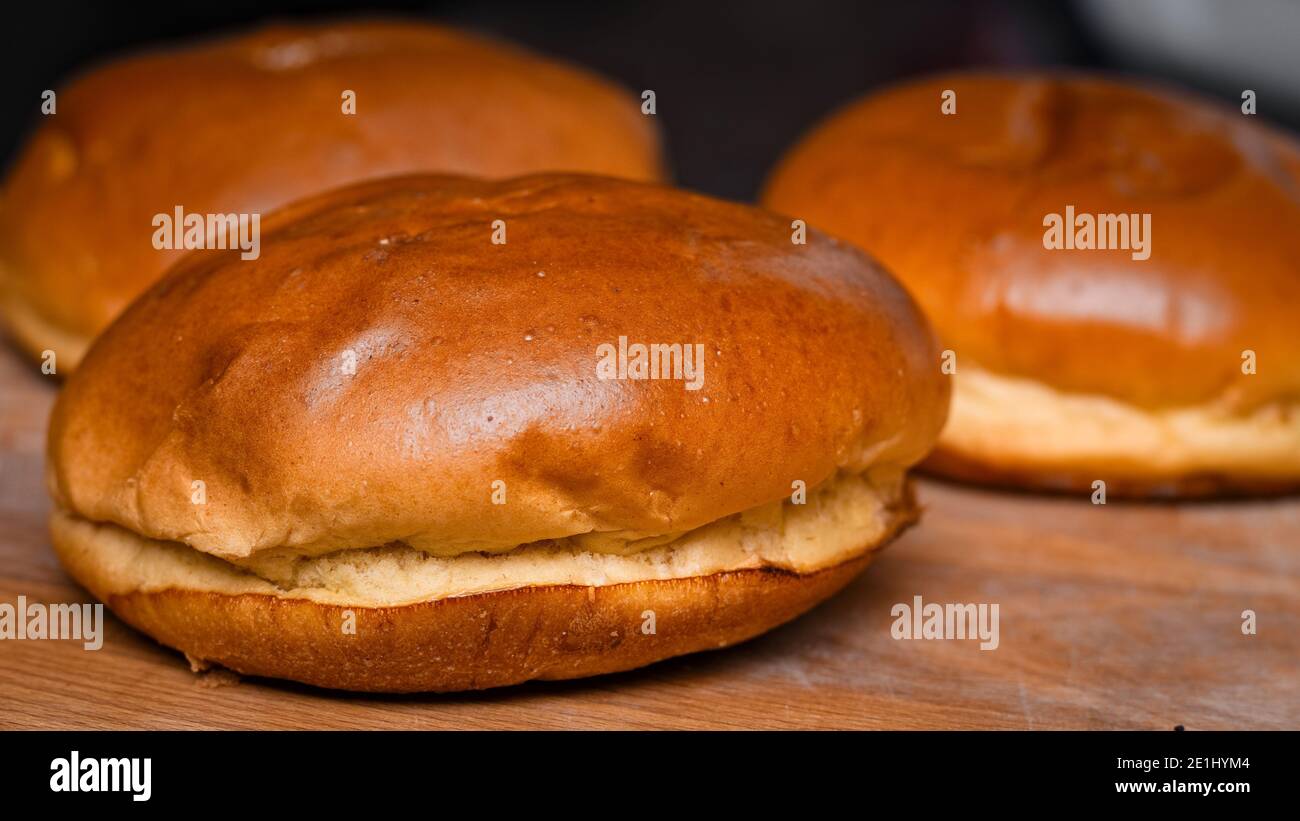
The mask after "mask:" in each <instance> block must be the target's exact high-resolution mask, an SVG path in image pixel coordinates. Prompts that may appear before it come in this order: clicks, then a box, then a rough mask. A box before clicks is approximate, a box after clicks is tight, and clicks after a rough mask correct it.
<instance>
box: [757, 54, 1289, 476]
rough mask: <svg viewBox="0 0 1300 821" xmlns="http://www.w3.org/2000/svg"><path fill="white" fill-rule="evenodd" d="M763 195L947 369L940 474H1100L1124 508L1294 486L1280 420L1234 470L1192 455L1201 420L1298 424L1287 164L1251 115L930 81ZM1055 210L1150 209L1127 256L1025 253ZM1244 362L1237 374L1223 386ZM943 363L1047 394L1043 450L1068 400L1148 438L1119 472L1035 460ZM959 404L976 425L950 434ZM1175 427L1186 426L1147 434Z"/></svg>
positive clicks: (1092, 87) (865, 114)
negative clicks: (1162, 496)
mask: <svg viewBox="0 0 1300 821" xmlns="http://www.w3.org/2000/svg"><path fill="white" fill-rule="evenodd" d="M945 89H951V90H953V91H954V92H956V105H957V113H956V114H954V115H944V114H942V113H941V110H940V104H941V101H942V100H941V94H942V93H943V91H944V90H945ZM763 202H764V203H765V204H766V205H768V206H769V207H772V208H774V209H776V210H779V211H781V212H784V213H787V214H790V215H791V216H793V217H798V218H802V219H804V220H807V221H808V222H809V224H811V225H814V226H817V227H819V228H821V229H823V230H825V231H828V232H830V233H832V234H835V235H837V236H840V237H843V238H845V239H848V240H850V241H852V242H854V243H855V244H857V245H859V246H860V247H862V248H864V249H866V250H867V251H869V252H870V253H871V254H872V255H873V256H875V257H876V258H877V259H879V260H880V261H881V262H882V263H883V264H884V265H885V266H886V267H887V268H889V269H890V270H891V271H892V272H893V273H894V274H895V275H897V276H898V278H899V279H900V281H902V282H903V284H904V285H905V286H907V288H908V289H909V290H910V291H911V292H912V293H913V294H914V295H915V296H916V298H917V300H918V301H919V302H920V303H921V305H922V307H923V308H924V309H925V310H926V312H927V314H928V315H929V317H930V318H931V320H932V321H933V322H934V324H935V327H936V329H937V330H938V332H939V334H940V336H941V338H942V339H943V341H944V346H945V347H946V348H950V349H952V350H953V351H954V352H955V353H956V356H957V364H958V368H957V374H956V376H955V377H954V380H955V383H956V384H955V385H954V408H953V415H952V419H951V421H950V431H949V432H945V435H944V438H943V439H942V440H941V445H940V448H941V451H942V452H946V453H947V454H948V455H949V456H951V457H953V458H951V459H947V460H944V461H943V462H942V463H941V462H940V461H938V460H936V461H935V462H934V463H933V465H934V466H936V467H939V468H940V469H943V467H942V466H943V465H952V464H956V463H958V462H962V463H965V464H967V465H968V467H969V466H970V465H982V466H983V467H984V468H986V469H987V470H989V471H993V472H997V471H1003V472H1007V471H1009V472H1011V473H1015V474H1017V475H1020V476H1022V477H1024V481H1023V482H1019V483H1024V484H1030V485H1039V484H1041V485H1045V486H1053V485H1059V484H1060V481H1059V474H1061V473H1079V475H1078V476H1077V477H1075V479H1072V480H1071V483H1074V482H1075V480H1076V479H1077V480H1078V481H1083V482H1084V484H1088V483H1090V481H1091V480H1092V479H1108V480H1113V481H1114V482H1115V483H1116V484H1117V485H1119V484H1123V485H1126V486H1127V487H1129V488H1130V489H1131V490H1132V491H1135V492H1138V493H1142V492H1144V491H1143V487H1144V486H1147V485H1149V486H1150V488H1152V489H1154V490H1157V491H1159V492H1163V490H1166V489H1168V488H1169V487H1170V486H1171V485H1179V484H1182V485H1183V486H1185V487H1188V488H1191V487H1193V486H1195V487H1200V488H1203V489H1232V488H1254V487H1286V486H1291V487H1294V486H1296V485H1297V483H1300V458H1297V454H1300V424H1297V423H1295V422H1294V421H1290V422H1285V425H1286V430H1285V431H1284V432H1283V433H1282V434H1281V435H1277V436H1273V435H1272V434H1270V436H1271V437H1272V438H1270V440H1269V441H1270V442H1273V443H1274V444H1273V445H1272V446H1271V447H1272V450H1271V451H1270V452H1269V453H1259V454H1256V455H1257V456H1258V458H1255V459H1253V461H1251V463H1250V464H1216V463H1215V459H1216V455H1217V453H1218V452H1219V450H1220V449H1221V448H1220V445H1221V444H1222V443H1221V442H1219V441H1217V440H1215V441H1208V439H1214V438H1215V435H1216V434H1215V432H1214V428H1215V426H1216V425H1218V424H1219V423H1220V422H1221V423H1222V424H1224V425H1230V426H1231V425H1238V423H1242V422H1243V420H1245V419H1247V418H1252V417H1253V415H1255V414H1265V415H1267V416H1269V417H1270V418H1273V417H1278V418H1281V419H1283V420H1284V421H1285V420H1288V419H1291V420H1294V418H1295V417H1296V415H1297V414H1300V334H1297V333H1296V331H1295V327H1294V325H1295V316H1296V314H1295V306H1296V305H1297V304H1300V276H1297V260H1300V149H1298V148H1297V144H1296V142H1295V141H1294V140H1292V139H1290V138H1289V137H1285V136H1283V135H1281V134H1279V133H1276V132H1273V131H1271V130H1268V129H1266V128H1264V127H1262V126H1260V125H1258V124H1257V123H1256V121H1255V120H1254V118H1253V117H1249V116H1245V115H1242V114H1241V113H1240V112H1238V111H1235V110H1233V109H1231V108H1222V109H1221V108H1218V107H1216V106H1213V105H1210V104H1207V103H1204V102H1202V101H1199V100H1197V99H1194V98H1189V97H1187V96H1185V95H1182V94H1180V93H1176V92H1172V91H1169V90H1165V89H1154V88H1148V87H1144V86H1140V85H1133V84H1128V83H1124V82H1119V81H1115V80H1110V79H1102V78H1097V77H1089V76H1084V75H1078V74H1064V73H1062V74H1044V75H1014V74H992V73H963V74H952V75H944V76H938V77H933V78H929V79H925V80H922V81H918V82H913V83H909V84H906V85H903V86H899V87H896V88H892V89H889V90H886V91H884V92H881V93H879V94H875V95H873V96H870V97H868V98H866V99H864V100H861V101H858V102H856V103H854V104H852V105H850V106H848V107H847V108H845V109H844V110H843V111H841V112H839V113H838V114H836V115H835V116H833V117H832V118H831V119H830V120H829V121H827V122H826V123H824V124H823V125H821V126H819V127H818V128H816V129H815V130H814V131H813V132H812V133H811V134H810V135H809V136H808V137H807V138H805V139H804V140H803V141H802V142H801V143H800V144H799V145H797V146H796V147H795V148H793V149H792V150H791V151H790V153H789V154H788V155H787V156H786V157H785V158H784V159H783V161H782V162H781V164H780V165H779V167H778V168H777V169H776V170H775V172H774V173H773V174H772V176H771V178H770V180H769V182H768V185H767V188H766V191H765V193H764V197H763ZM1067 205H1072V206H1074V208H1075V211H1076V213H1091V214H1097V213H1124V214H1129V213H1139V214H1142V213H1149V214H1151V235H1152V236H1151V255H1150V258H1149V259H1147V260H1145V261H1141V260H1134V259H1133V258H1132V256H1131V252H1130V251H1129V250H1122V249H1120V250H1113V251H1112V250H1047V249H1045V248H1044V247H1043V235H1044V231H1045V227H1044V218H1045V216H1046V215H1047V214H1050V213H1056V214H1061V213H1064V210H1065V208H1066V206H1067ZM1247 350H1250V351H1254V352H1255V355H1256V359H1257V373H1255V374H1249V375H1248V374H1244V373H1243V372H1242V364H1243V358H1242V357H1243V352H1244V351H1247ZM967 368H975V369H979V370H981V371H982V372H985V373H987V374H991V375H992V376H993V377H995V378H1005V379H1008V380H1012V381H1014V380H1028V381H1032V382H1035V383H1037V384H1039V385H1040V386H1042V387H1043V388H1045V389H1049V390H1050V391H1053V392H1055V393H1056V394H1058V397H1057V398H1059V399H1061V400H1062V402H1063V404H1061V405H1060V406H1059V407H1054V408H1050V409H1049V408H1046V407H1044V408H1041V409H1040V410H1041V413H1038V416H1039V417H1041V418H1042V419H1046V418H1048V417H1049V416H1054V417H1055V418H1057V419H1058V420H1059V424H1058V425H1057V428H1056V430H1055V431H1054V436H1055V437H1059V438H1061V439H1069V438H1070V437H1071V436H1072V435H1073V431H1072V430H1071V429H1070V428H1069V427H1068V424H1067V423H1068V422H1069V421H1071V420H1072V418H1073V414H1074V410H1075V406H1076V405H1077V404H1078V403H1077V402H1075V400H1076V399H1077V400H1081V401H1092V400H1094V399H1096V400H1110V401H1113V402H1115V403H1119V404H1120V405H1122V406H1123V413H1130V412H1131V413H1133V414H1147V418H1144V419H1143V420H1142V424H1143V425H1144V426H1145V427H1146V428H1149V429H1150V430H1151V431H1157V432H1159V435H1153V436H1150V437H1148V441H1149V444H1150V450H1148V451H1146V452H1143V451H1133V452H1130V453H1129V454H1127V458H1125V459H1123V460H1117V459H1114V458H1111V457H1110V455H1109V454H1107V455H1106V456H1105V458H1102V456H1101V454H1104V453H1106V450H1107V449H1106V447H1105V444H1104V442H1098V443H1097V452H1096V453H1094V454H1093V455H1094V456H1096V457H1097V458H1095V459H1092V460H1087V459H1084V458H1083V457H1086V456H1088V455H1089V454H1088V452H1087V448H1086V447H1085V446H1084V445H1082V444H1081V445H1079V447H1077V448H1076V449H1075V450H1076V452H1075V453H1064V452H1062V453H1061V454H1059V457H1049V456H1047V455H1044V454H1042V453H1040V451H1041V450H1042V448H1041V447H1040V446H1041V445H1043V441H1042V440H1041V439H1039V440H1037V441H1030V437H1031V436H1040V435H1041V434H1042V432H1043V430H1044V427H1043V426H1042V425H1037V426H1030V425H1027V424H1026V425H1019V426H1018V420H1019V419H1021V418H1022V414H1023V413H1024V410H1023V407H1021V406H1017V405H1015V404H1004V405H1002V406H1001V407H994V406H993V405H991V404H988V403H985V402H984V401H983V400H984V399H986V398H987V392H985V393H983V394H981V396H980V397H977V398H975V399H971V400H970V401H965V400H963V398H962V397H963V393H964V391H965V390H966V388H965V387H964V386H963V384H962V382H963V371H964V370H966V369H967ZM977 404H980V405H981V406H982V407H983V409H984V410H985V411H987V412H986V413H984V414H983V415H982V416H981V417H980V418H979V419H978V420H976V419H974V418H970V419H967V418H964V416H963V411H962V408H963V407H974V406H975V405H977ZM1185 411H1196V412H1198V413H1202V414H1203V416H1204V417H1205V419H1204V420H1203V421H1204V422H1205V424H1204V425H1200V426H1198V425H1196V424H1190V423H1189V424H1182V423H1181V422H1180V423H1177V424H1173V423H1170V422H1169V420H1168V418H1167V417H1168V415H1169V414H1175V413H1183V412H1185ZM1036 413H1037V412H1036ZM1117 413H1118V411H1117ZM1040 421H1041V420H1040ZM1184 421H1186V420H1184ZM1252 424H1253V423H1252ZM1269 424H1270V425H1271V427H1270V430H1273V431H1274V433H1276V431H1275V430H1274V429H1275V428H1276V427H1277V426H1276V425H1273V423H1271V422H1270V423H1269ZM990 425H991V426H992V428H996V429H997V430H998V435H1000V436H1001V437H1002V439H1001V443H998V442H994V441H993V439H994V438H995V437H994V436H992V435H990V434H989V431H990V430H991V429H992V428H990ZM963 428H965V429H964V430H963ZM981 431H983V433H981ZM1206 431H1208V434H1209V435H1208V437H1207V436H1202V433H1203V432H1206ZM1048 444H1050V445H1051V447H1048V448H1047V450H1048V451H1051V452H1053V453H1055V452H1056V450H1057V449H1056V447H1055V445H1056V443H1054V442H1053V443H1048ZM1170 454H1176V457H1174V456H1170ZM1166 457H1168V458H1166ZM1087 461H1091V462H1093V463H1094V464H1084V462H1087ZM1234 461H1237V460H1234ZM1121 462H1122V464H1121ZM1152 462H1158V463H1160V464H1159V465H1158V466H1156V467H1149V466H1147V464H1148V463H1152ZM1206 463H1209V464H1206ZM1098 465H1099V468H1098ZM1097 469H1100V471H1101V472H1100V473H1098V472H1096V471H1097ZM961 473H962V474H963V475H972V471H970V470H965V471H961ZM1193 473H1194V474H1196V475H1197V476H1198V477H1199V478H1198V479H1197V480H1196V481H1191V482H1187V481H1183V480H1185V479H1187V478H1188V477H1189V476H1190V475H1191V474H1193ZM1054 477H1055V478H1054ZM1202 479H1203V480H1205V481H1202ZM1085 480H1086V481H1085Z"/></svg>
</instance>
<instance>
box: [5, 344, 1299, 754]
mask: <svg viewBox="0 0 1300 821" xmlns="http://www.w3.org/2000/svg"><path fill="white" fill-rule="evenodd" d="M57 387H58V385H57V382H56V381H55V380H54V379H53V377H46V376H42V375H41V374H40V373H39V372H38V371H37V370H35V369H34V368H32V367H29V366H28V365H27V364H26V363H24V362H22V361H21V360H20V359H19V358H18V357H17V355H16V354H15V353H13V352H12V350H11V349H10V348H8V347H3V348H0V602H11V603H12V602H14V601H16V598H17V596H18V595H20V594H22V595H26V596H27V598H28V600H29V601H47V602H79V601H88V600H89V599H88V594H86V593H85V592H84V591H82V590H81V589H79V588H78V587H77V586H76V585H75V584H73V583H72V582H71V581H70V580H69V579H68V578H67V576H66V575H64V573H63V572H62V570H61V569H60V567H59V565H58V562H57V561H56V560H55V558H54V556H53V554H52V553H51V551H50V547H49V540H48V537H47V535H46V530H45V517H46V514H47V512H48V510H49V502H48V501H47V499H46V494H45V491H44V486H43V482H42V449H43V440H44V430H45V420H46V416H47V414H48V411H49V406H50V403H51V402H52V401H53V398H54V395H55V392H56V390H57ZM920 492H921V497H922V500H923V502H924V503H925V505H926V508H927V509H926V513H925V516H924V518H923V519H922V522H921V524H920V525H919V526H917V527H915V528H913V529H912V530H911V531H910V532H908V533H907V534H906V535H905V536H904V537H903V538H902V539H900V540H899V541H898V542H897V543H895V544H894V545H892V546H891V547H890V548H889V549H888V550H886V551H885V552H884V553H882V554H881V555H880V558H879V559H878V561H877V562H876V563H875V564H874V565H872V566H871V567H869V568H868V569H867V571H866V572H865V573H864V574H863V575H862V576H861V577H859V578H858V579H857V580H856V581H855V582H854V583H853V584H851V585H850V586H849V587H848V588H847V589H846V590H845V591H844V592H843V593H841V594H840V595H839V596H837V597H836V598H834V599H832V600H831V601H829V602H827V603H826V604H824V605H822V606H821V607H819V608H817V609H816V610H814V611H813V612H812V613H810V614H808V615H807V616H805V617H803V618H801V619H799V620H797V621H795V622H794V623H792V624H790V625H787V626H786V627H783V628H781V629H779V630H777V631H775V632H773V633H771V634H769V635H767V636H764V637H762V638H760V639H757V640H755V641H753V642H750V643H748V644H745V645H742V646H740V647H736V648H731V649H728V650H723V651H718V652H712V653H705V654H700V655H696V656H691V657H687V658H682V659H676V660H672V661H668V662H664V663H661V664H658V665H655V666H653V667H650V668H647V669H644V670H640V671H635V672H631V673H624V674H620V675H615V676H606V677H602V678H597V679H590V680H586V681H577V682H564V683H536V684H529V685H525V686H521V687H515V688H508V689H504V690H499V691H489V692H484V693H473V694H463V695H452V696H407V697H381V696H357V695H348V694H338V693H331V692H327V691H321V690H314V689H312V688H309V687H303V686H298V685H293V684H284V683H278V682H270V681H262V680H253V679H244V680H239V679H238V678H236V677H235V676H233V675H232V674H221V673H217V674H212V673H209V674H206V675H204V676H196V675H194V674H192V673H191V672H190V671H189V668H188V666H187V665H186V663H185V661H184V659H183V658H182V657H181V656H180V655H179V654H177V653H174V652H172V651H170V650H168V649H166V648H163V647H161V646H159V645H157V644H155V643H154V642H153V641H152V640H150V639H149V638H147V637H146V636H143V635H140V634H139V633H136V632H134V631H133V630H131V629H130V628H128V627H126V626H124V625H123V624H121V623H120V622H118V621H116V620H114V619H112V618H109V619H108V625H107V628H106V635H105V638H104V646H103V648H102V649H100V650H97V651H87V650H84V649H83V648H82V645H81V643H80V642H72V641H63V642H61V641H0V727H4V728H64V727H80V728H297V727H308V728H311V727H314V728H471V727H475V728H528V727H533V728H795V727H845V728H899V727H901V728H1155V729H1168V728H1172V727H1174V726H1175V725H1180V724H1181V725H1184V726H1185V727H1187V728H1188V729H1208V728H1234V727H1247V728H1292V729H1294V728H1300V499H1296V498H1291V499H1284V500H1275V501H1247V502H1231V503H1195V504H1180V505H1174V504H1159V505H1132V504H1121V503H1117V502H1111V503H1110V504H1108V505H1105V506H1100V505H1093V504H1091V503H1090V502H1089V501H1088V500H1087V499H1086V498H1078V499H1074V498H1061V497H1046V496H1026V495H1016V494H1008V493H998V492H988V491H981V490H977V489H972V488H965V487H960V486H956V485H949V484H943V483H939V482H934V481H923V482H922V483H921V487H920ZM917 595H920V596H922V597H923V599H924V601H926V602H936V603H948V602H972V603H979V602H984V603H996V604H998V605H999V616H1000V622H999V624H1000V646H999V647H998V649H996V650H987V651H982V650H980V648H979V645H978V642H977V641H906V640H894V639H893V638H891V636H890V625H891V623H892V622H893V617H892V616H891V615H890V609H891V607H892V606H893V605H894V604H895V603H900V602H907V603H910V602H912V600H913V597H914V596H917ZM1248 609H1249V610H1254V611H1255V612H1256V614H1257V618H1258V633H1257V635H1253V636H1248V635H1243V634H1242V630H1241V623H1242V621H1241V614H1242V611H1243V610H1248Z"/></svg>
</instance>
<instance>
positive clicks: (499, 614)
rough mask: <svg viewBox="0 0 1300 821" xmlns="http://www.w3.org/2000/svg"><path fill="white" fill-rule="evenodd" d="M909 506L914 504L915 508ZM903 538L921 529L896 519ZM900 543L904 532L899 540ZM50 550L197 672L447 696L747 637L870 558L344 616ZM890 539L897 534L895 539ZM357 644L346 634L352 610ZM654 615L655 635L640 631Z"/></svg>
mask: <svg viewBox="0 0 1300 821" xmlns="http://www.w3.org/2000/svg"><path fill="white" fill-rule="evenodd" d="M909 503H910V497H909ZM898 513H899V514H900V516H901V518H900V519H899V520H898V521H897V524H896V528H897V529H901V527H903V526H905V525H906V524H908V523H910V522H911V521H913V520H914V519H915V517H916V511H915V508H914V507H911V508H909V509H907V510H900V511H898ZM892 530H894V532H896V529H892ZM69 532H70V531H61V530H59V529H55V530H54V545H55V549H56V551H57V552H58V553H59V557H60V560H61V561H62V562H63V564H64V566H65V567H66V568H67V570H68V571H69V573H71V574H72V576H73V577H74V578H76V579H77V581H78V582H80V583H81V584H82V585H83V586H84V587H86V588H87V589H88V590H89V591H91V592H92V593H94V594H95V595H96V596H97V597H99V598H100V599H102V600H103V601H105V602H106V603H107V604H108V606H109V607H110V608H111V609H112V610H113V612H114V613H116V614H117V615H118V616H119V617H120V618H122V619H123V620H124V621H126V622H127V623H128V624H130V625H132V626H133V627H136V628H137V629H139V630H141V631H143V632H145V633H147V634H149V635H150V636H153V637H154V638H155V639H157V640H158V641H160V642H162V643H163V644H165V645H168V646H169V647H173V648H176V649H178V650H181V651H183V652H185V653H186V655H187V656H188V657H189V658H190V659H191V661H192V662H197V663H217V664H220V665H222V666H224V667H228V668H230V669H232V670H235V671H237V672H239V673H244V674H247V675H257V676H267V677H272V678H282V679H290V680H293V681H300V682H304V683H307V684H313V685H316V686H318V687H329V688H333V689H344V690H358V691H370V692H421V691H429V692H442V691H452V690H475V689H483V688H487V687H500V686H505V685H509V684H517V683H520V682H524V681H529V680H532V679H567V678H579V677H582V676H592V675H597V674H601V673H611V672H616V671H620V670H629V669H632V668H635V667H641V666H644V665H646V664H650V663H653V662H656V661H660V660H662V659H666V658H670V657H672V656H677V655H682V654H685V653H693V652H696V651H699V650H709V649H716V648H720V647H726V646H728V645H731V644H736V643H738V642H741V641H744V640H746V639H749V638H752V637H754V636H756V635H758V634H760V633H763V632H765V631H767V630H770V629H772V628H773V627H776V626H777V625H779V624H782V623H784V622H786V621H789V620H790V619H793V618H794V617H796V616H798V615H799V614H801V613H803V612H805V611H806V610H808V609H809V608H811V607H813V606H814V605H816V604H817V603H818V602H821V601H822V600H824V599H826V598H829V597H830V596H832V595H834V594H835V593H836V592H837V591H839V590H840V588H842V587H843V586H844V585H845V584H847V583H848V582H849V581H850V580H851V579H852V578H853V577H854V576H855V575H857V574H858V572H859V571H861V570H862V569H863V568H864V567H866V565H867V564H868V562H869V561H870V560H871V553H870V552H869V551H870V550H872V549H878V548H880V547H882V546H883V543H882V544H880V545H872V546H865V547H864V550H866V551H868V552H865V553H864V554H863V555H861V556H859V557H857V558H854V559H851V560H849V561H846V562H843V563H841V564H838V565H835V566H834V567H831V568H828V569H825V570H821V571H818V572H815V573H809V574H796V573H791V572H787V571H782V570H771V569H763V570H740V571H735V572H725V573H715V574H713V575H710V576H703V577H695V578H686V579H673V580H667V581H659V580H656V581H645V582H636V583H629V584H615V585H607V586H600V587H581V586H546V587H529V588H517V589H514V590H504V591H499V592H493V593H481V594H477V595H472V596H462V597H457V598H447V599H441V600H438V601H431V602H423V603H419V604H411V605H405V606H401V607H383V608H367V607H356V608H345V607H341V606H333V605H323V604H317V603H315V602H311V601H307V600H305V599H291V598H275V597H272V596H265V595H253V594H241V595H227V594H222V593H216V592H211V591H205V590H193V589H167V590H159V591H150V592H142V591H128V592H118V591H115V590H114V588H113V586H112V585H111V583H110V582H108V581H107V580H106V578H105V577H104V576H103V575H101V571H100V568H99V567H97V566H96V565H95V564H94V561H93V557H94V555H95V552H94V550H83V549H77V547H76V546H73V545H68V544H65V543H64V541H63V539H65V538H67V536H68V533H69ZM891 538H892V535H891ZM349 610H350V611H351V612H352V615H353V616H354V617H355V625H356V630H355V633H354V634H346V633H344V631H343V623H344V619H345V611H349ZM646 611H653V613H654V624H655V632H654V633H653V634H646V633H644V632H643V631H642V625H643V624H645V623H647V616H646Z"/></svg>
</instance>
